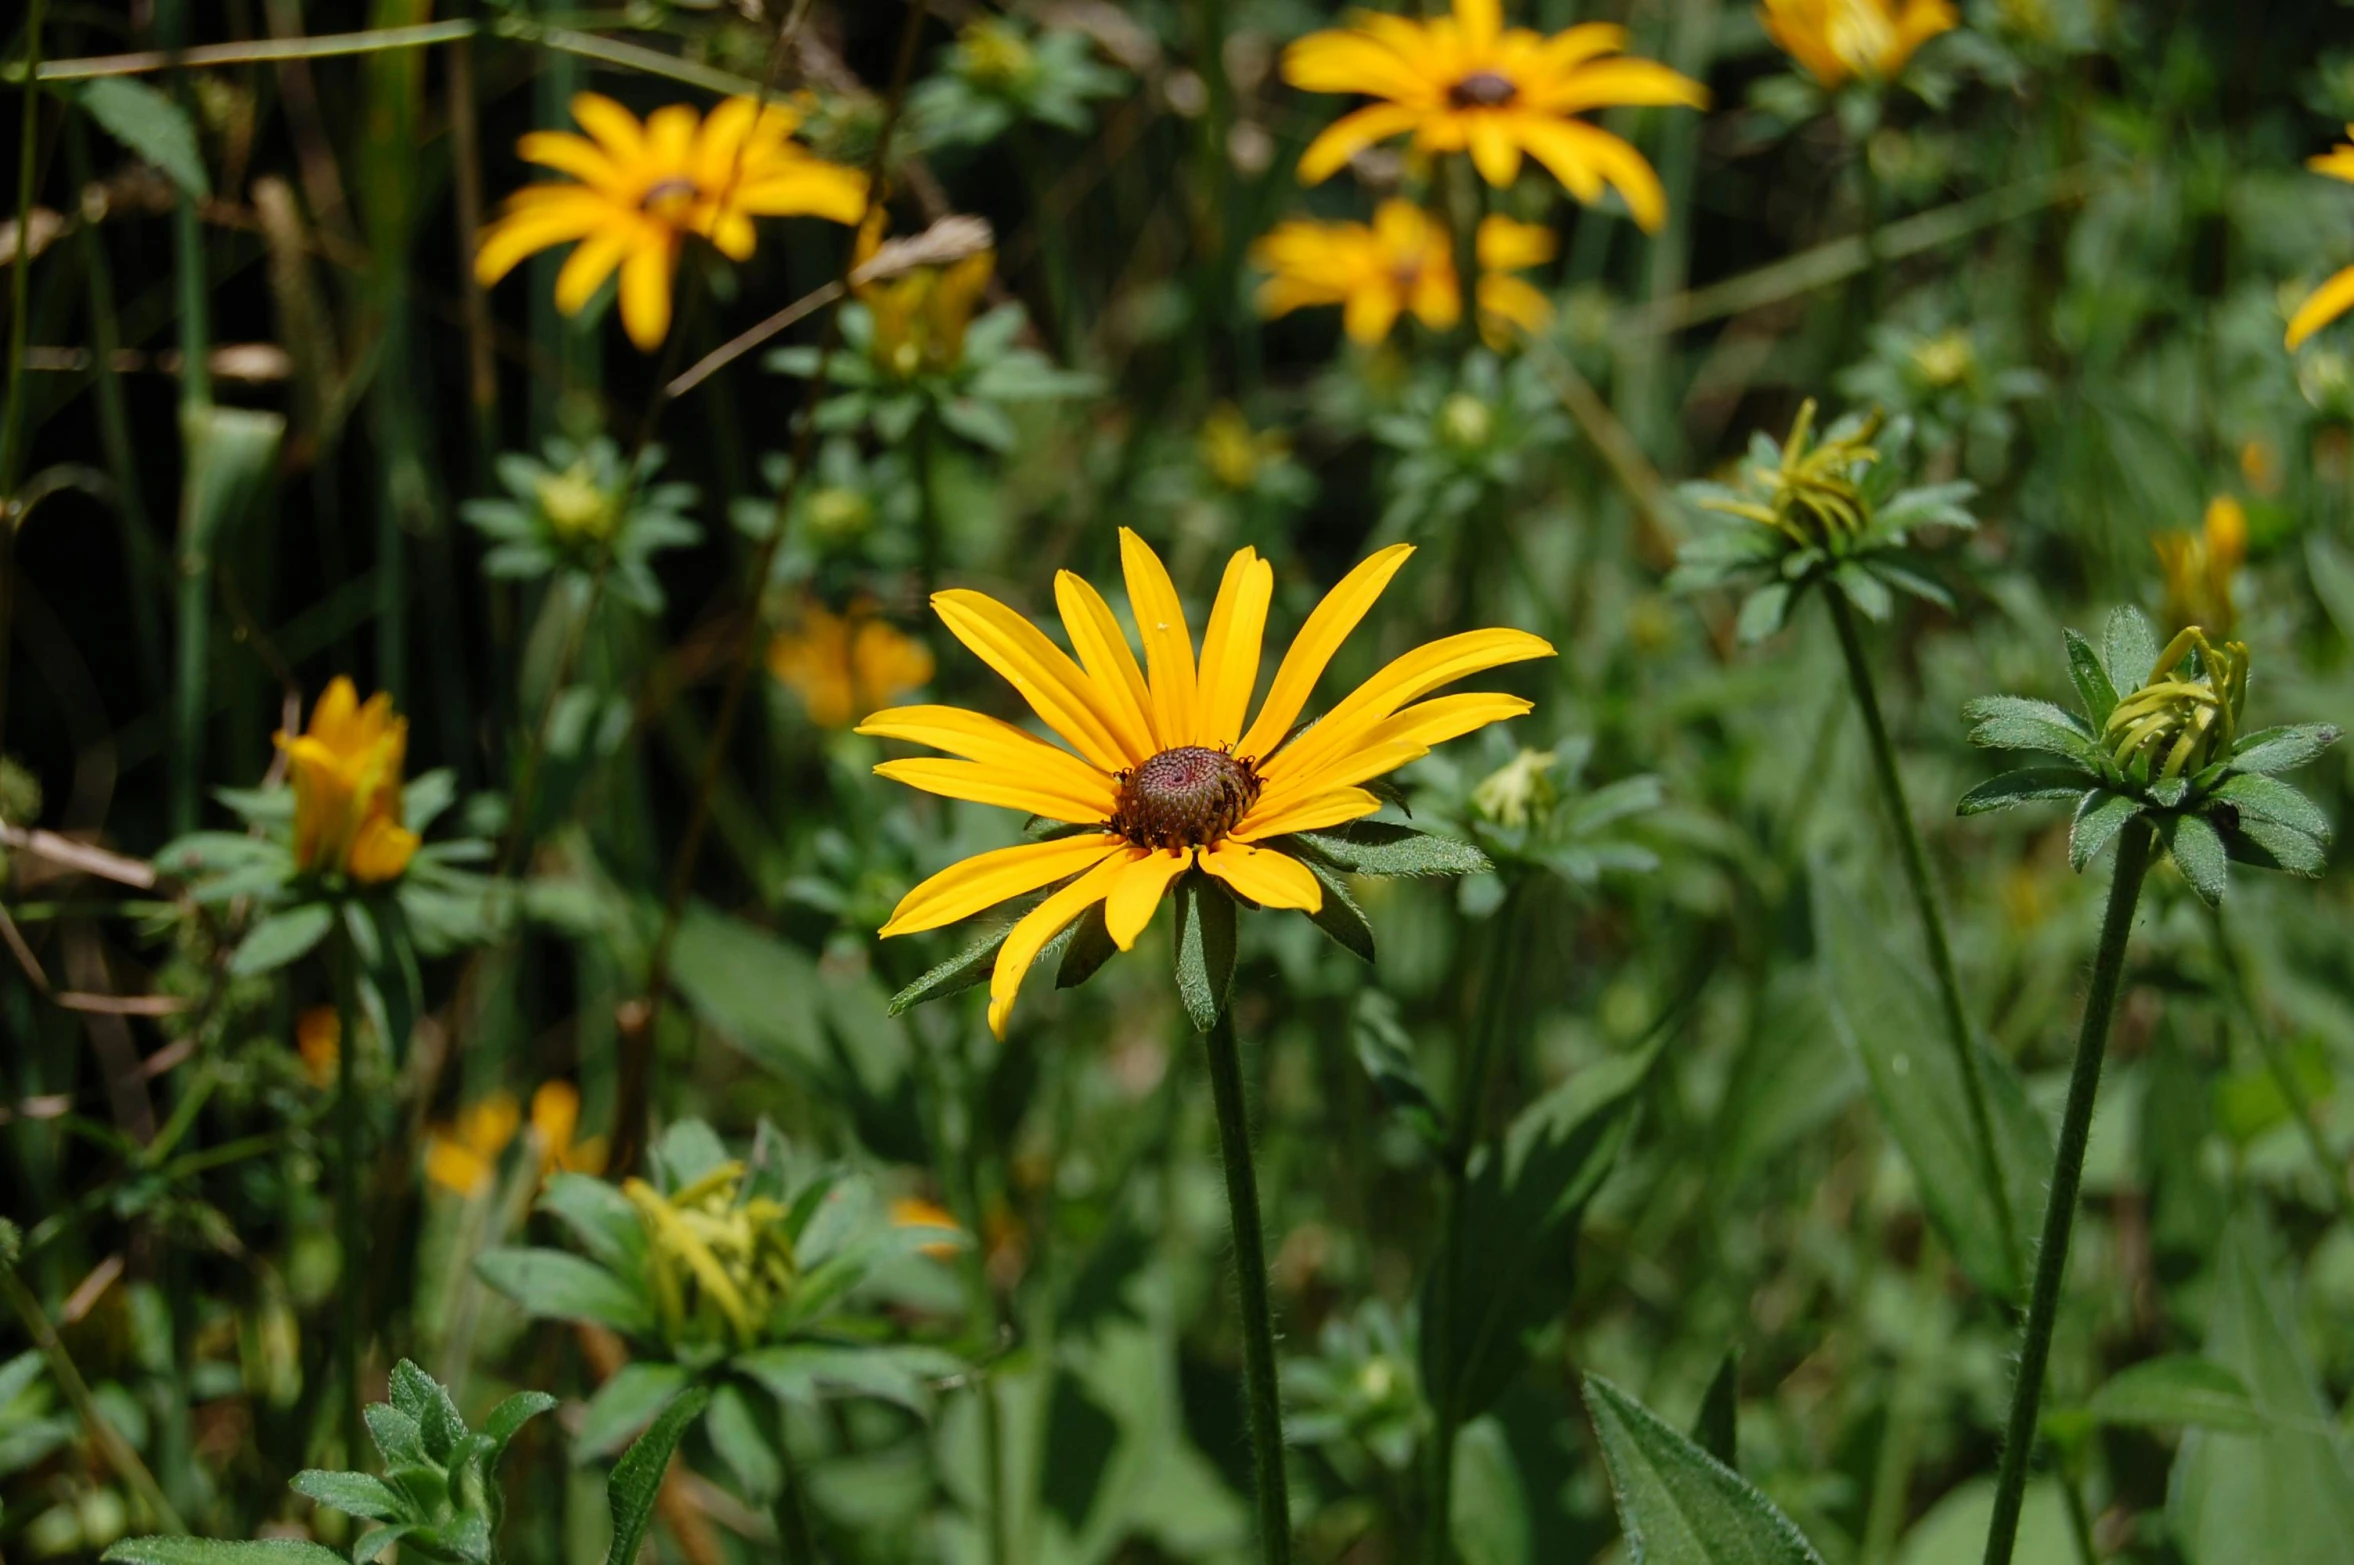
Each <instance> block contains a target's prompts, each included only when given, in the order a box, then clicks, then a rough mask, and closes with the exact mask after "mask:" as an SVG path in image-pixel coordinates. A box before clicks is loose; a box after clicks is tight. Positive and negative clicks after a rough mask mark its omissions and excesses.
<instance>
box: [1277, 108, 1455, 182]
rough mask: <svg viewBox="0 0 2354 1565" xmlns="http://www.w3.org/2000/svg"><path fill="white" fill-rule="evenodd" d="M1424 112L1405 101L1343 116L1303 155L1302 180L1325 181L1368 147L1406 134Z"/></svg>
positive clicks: (1327, 128) (1328, 127)
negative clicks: (1404, 102)
mask: <svg viewBox="0 0 2354 1565" xmlns="http://www.w3.org/2000/svg"><path fill="white" fill-rule="evenodd" d="M1424 112H1425V111H1423V110H1421V109H1418V108H1414V107H1411V106H1409V105H1407V104H1402V103H1373V104H1368V105H1366V106H1365V107H1364V108H1362V109H1358V110H1355V111H1354V112H1352V113H1348V114H1344V115H1342V116H1341V117H1340V118H1339V119H1337V120H1334V121H1333V122H1332V123H1331V124H1329V125H1327V126H1325V127H1324V129H1323V130H1322V131H1320V132H1319V133H1318V134H1317V137H1316V139H1315V140H1314V141H1311V142H1309V143H1308V150H1307V151H1305V152H1303V153H1301V154H1300V167H1299V181H1300V183H1301V184H1303V185H1320V184H1322V183H1324V181H1326V180H1327V179H1330V178H1331V177H1332V176H1333V175H1334V174H1336V173H1338V172H1339V171H1340V170H1341V169H1342V168H1344V167H1346V166H1347V164H1348V161H1349V159H1351V158H1353V157H1355V156H1356V155H1357V154H1358V153H1360V152H1362V151H1364V150H1365V149H1366V148H1367V147H1370V146H1372V145H1373V144H1374V143H1376V142H1380V141H1387V140H1388V139H1389V138H1390V137H1392V136H1402V135H1404V134H1405V133H1406V132H1408V131H1410V130H1412V129H1413V128H1414V127H1415V126H1417V125H1419V124H1421V123H1422V118H1423V114H1424Z"/></svg>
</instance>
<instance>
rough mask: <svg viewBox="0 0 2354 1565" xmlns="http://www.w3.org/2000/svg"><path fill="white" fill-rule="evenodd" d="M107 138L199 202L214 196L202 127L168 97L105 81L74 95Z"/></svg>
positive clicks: (123, 79)
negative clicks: (198, 132)
mask: <svg viewBox="0 0 2354 1565" xmlns="http://www.w3.org/2000/svg"><path fill="white" fill-rule="evenodd" d="M74 97H75V99H76V101H77V102H79V103H80V104H81V106H82V108H83V110H84V111H85V112H86V113H88V114H89V116H90V118H92V119H94V120H96V121H97V122H98V123H99V125H100V127H101V128H103V129H104V130H105V132H106V133H107V134H108V135H109V136H112V137H113V138H114V139H115V140H117V141H119V142H121V143H122V144H123V145H124V146H126V147H128V148H129V149H130V150H131V151H132V152H133V153H135V154H136V155H138V156H139V157H141V158H144V159H146V160H147V161H148V162H150V163H152V164H154V165H155V166H156V167H157V168H160V169H162V170H163V171H164V173H165V174H167V175H169V176H170V177H171V181H172V183H173V184H175V185H177V186H179V187H180V188H181V189H182V190H184V191H186V192H187V193H188V194H189V195H190V196H192V197H194V198H195V199H196V200H198V201H205V200H209V199H210V198H211V196H212V193H213V189H212V181H211V180H209V179H207V178H206V177H205V173H204V153H203V150H202V148H201V147H200V146H199V144H198V142H197V139H196V122H195V121H194V120H191V119H190V118H189V117H188V111H187V110H185V109H183V108H181V107H180V105H179V104H177V103H175V102H174V101H172V99H170V98H169V97H167V96H165V95H164V94H163V93H160V92H158V91H156V90H155V89H154V88H153V87H150V86H148V85H147V84H146V83H145V82H142V81H137V80H134V79H133V78H131V77H128V76H101V77H99V78H98V79H97V80H96V81H93V82H91V83H89V84H88V85H86V86H84V87H83V88H82V89H81V90H80V91H79V92H77V93H76V94H74Z"/></svg>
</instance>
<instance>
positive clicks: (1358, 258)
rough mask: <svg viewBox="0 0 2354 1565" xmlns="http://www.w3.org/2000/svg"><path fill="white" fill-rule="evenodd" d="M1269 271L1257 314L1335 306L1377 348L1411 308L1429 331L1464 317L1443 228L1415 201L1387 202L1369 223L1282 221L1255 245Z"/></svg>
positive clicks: (1345, 324) (1355, 335) (1353, 332)
mask: <svg viewBox="0 0 2354 1565" xmlns="http://www.w3.org/2000/svg"><path fill="white" fill-rule="evenodd" d="M1251 261H1252V263H1253V264H1254V265H1256V266H1257V267H1258V268H1259V269H1260V270H1261V271H1263V272H1265V273H1266V274H1267V277H1266V280H1265V281H1264V282H1262V283H1260V284H1259V293H1258V305H1259V313H1260V314H1261V315H1264V316H1266V317H1267V318H1268V319H1269V320H1274V319H1276V318H1278V317H1280V316H1285V315H1289V314H1290V313H1291V312H1292V311H1294V310H1298V309H1304V308H1309V307H1312V306H1316V305H1331V304H1337V305H1339V306H1340V308H1341V327H1342V329H1343V330H1345V331H1346V332H1347V333H1348V334H1349V337H1350V339H1351V340H1352V341H1355V342H1359V343H1363V344H1364V345H1365V346H1367V347H1371V346H1373V345H1374V344H1375V343H1378V342H1380V341H1381V340H1382V339H1384V338H1386V337H1387V336H1389V334H1390V328H1391V327H1392V326H1394V325H1396V324H1397V320H1398V317H1399V316H1400V315H1402V314H1406V313H1408V312H1411V313H1412V314H1413V316H1414V318H1415V319H1416V320H1418V321H1420V322H1422V324H1423V325H1425V326H1427V327H1429V328H1430V329H1431V330H1432V331H1445V330H1447V329H1448V328H1449V327H1451V326H1453V325H1454V324H1455V322H1456V321H1457V320H1459V319H1461V318H1462V314H1463V291H1462V289H1461V288H1460V287H1459V286H1458V285H1457V283H1456V280H1455V254H1454V250H1453V248H1452V246H1451V245H1450V244H1449V242H1448V239H1447V230H1446V227H1445V226H1444V225H1443V224H1441V223H1439V222H1438V221H1437V220H1435V219H1434V218H1432V217H1431V215H1430V214H1429V213H1427V212H1425V211H1423V210H1422V208H1420V207H1418V206H1416V205H1415V204H1414V203H1413V202H1411V201H1399V200H1391V201H1384V202H1383V203H1382V204H1381V205H1380V207H1378V208H1377V209H1376V210H1375V211H1374V214H1373V221H1372V223H1371V224H1370V225H1368V224H1365V223H1319V222H1311V221H1309V220H1307V219H1304V218H1294V219H1293V220H1291V221H1290V222H1286V223H1278V224H1277V225H1276V226H1275V227H1274V228H1273V229H1271V230H1270V231H1268V232H1267V233H1265V234H1263V235H1261V236H1260V237H1259V239H1258V241H1257V242H1256V243H1255V244H1253V245H1252V246H1251Z"/></svg>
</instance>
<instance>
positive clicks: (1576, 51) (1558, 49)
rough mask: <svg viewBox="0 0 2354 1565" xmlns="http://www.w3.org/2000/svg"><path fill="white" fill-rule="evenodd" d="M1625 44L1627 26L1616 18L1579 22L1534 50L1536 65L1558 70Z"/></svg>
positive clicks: (1557, 71)
mask: <svg viewBox="0 0 2354 1565" xmlns="http://www.w3.org/2000/svg"><path fill="white" fill-rule="evenodd" d="M1626 46H1627V30H1626V29H1625V28H1623V27H1621V26H1619V25H1618V24H1617V23H1616V22H1582V23H1580V24H1579V25H1577V26H1575V27H1572V28H1570V29H1569V30H1568V31H1567V32H1559V33H1555V34H1554V35H1553V36H1552V37H1550V38H1548V39H1546V40H1545V42H1544V45H1543V46H1542V47H1541V48H1539V49H1538V50H1537V65H1538V68H1539V69H1541V70H1544V71H1547V72H1552V73H1561V72H1567V71H1569V70H1572V69H1573V68H1575V67H1577V66H1579V65H1582V64H1584V63H1585V62H1586V61H1588V60H1591V59H1593V58H1594V57H1595V56H1597V55H1604V54H1616V53H1617V52H1618V51H1619V50H1621V49H1624V48H1625V47H1626Z"/></svg>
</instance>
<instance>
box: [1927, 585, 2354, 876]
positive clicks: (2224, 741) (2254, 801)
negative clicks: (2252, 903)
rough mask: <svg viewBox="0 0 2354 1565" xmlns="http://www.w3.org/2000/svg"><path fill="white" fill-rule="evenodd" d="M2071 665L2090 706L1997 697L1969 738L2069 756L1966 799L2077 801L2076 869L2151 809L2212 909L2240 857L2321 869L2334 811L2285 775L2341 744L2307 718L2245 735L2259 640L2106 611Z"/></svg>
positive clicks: (2076, 641) (2077, 646) (1965, 806)
mask: <svg viewBox="0 0 2354 1565" xmlns="http://www.w3.org/2000/svg"><path fill="white" fill-rule="evenodd" d="M2067 641H2068V672H2069V675H2070V677H2071V678H2072V679H2073V681H2074V683H2075V686H2076V693H2077V696H2078V698H2079V700H2080V701H2081V702H2082V704H2083V714H2082V715H2081V716H2080V715H2079V714H2077V713H2075V712H2071V711H2068V710H2066V709H2065V708H2063V707H2058V706H2054V705H2052V704H2051V703H2050V702H2048V701H2031V700H2028V699H2026V698H2025V697H2022V696H1989V697H1986V698H1984V699H1982V700H1978V701H1973V702H1971V703H1970V704H1969V705H1968V706H1967V707H1965V708H1964V709H1963V713H1964V715H1965V716H1966V717H1968V718H1969V719H1970V721H1971V722H1972V723H1973V724H1975V725H1976V726H1974V727H1973V728H1972V729H1971V731H1970V742H1971V743H1973V744H1977V745H1983V746H1986V747H1988V748H1991V749H2003V750H2039V751H2042V752H2044V753H2046V754H2048V755H2050V756H2054V757H2057V758H2058V760H2059V762H2060V763H2061V764H2059V765H2056V766H2055V765H2042V766H2034V767H2028V768H2025V769H2022V770H2019V771H2014V772H2006V773H2004V774H2003V775H2002V776H2000V777H1996V778H1993V779H1992V780H1990V781H1987V782H1984V783H1981V784H1979V785H1978V786H1977V787H1975V788H1973V789H1971V790H1970V791H1969V792H1968V793H1967V794H1965V795H1964V796H1963V797H1962V802H1961V813H1962V814H1964V815H1978V814H1983V813H1985V812H1987V811H1990V810H2002V809H2009V808H2011V807H2013V806H2015V805H2020V804H2026V803H2030V802H2032V801H2034V800H2038V799H2074V800H2075V801H2076V819H2075V823H2074V824H2073V825H2072V826H2071V827H2070V829H2069V834H2068V856H2069V860H2070V862H2072V863H2073V864H2074V865H2075V866H2076V867H2077V868H2078V869H2080V870H2081V869H2082V868H2084V866H2085V865H2086V864H2088V863H2090V862H2091V861H2092V859H2093V856H2094V855H2095V854H2097V853H2099V852H2100V850H2101V849H2102V848H2103V847H2104V846H2106V845H2107V843H2108V841H2109V839H2110V838H2112V837H2114V836H2116V835H2117V833H2118V832H2119V831H2120V830H2122V829H2123V828H2124V826H2125V824H2126V823H2127V822H2128V821H2130V820H2132V819H2134V818H2135V817H2136V816H2144V815H2146V816H2148V817H2149V818H2150V820H2151V822H2152V824H2154V825H2155V826H2156V827H2157V829H2158V832H2159V835H2160V837H2161V838H2162V839H2163V840H2164V842H2165V845H2166V849H2167V851H2168V853H2170V854H2171V855H2172V857H2173V859H2174V862H2175V866H2176V867H2177V868H2179V869H2180V870H2181V871H2182V874H2183V878H2184V879H2185V880H2187V881H2188V882H2190V885H2191V889H2192V890H2194V891H2196V892H2197V893H2198V894H2199V896H2200V897H2201V898H2203V899H2204V900H2206V901H2207V902H2208V903H2210V904H2212V903H2215V902H2219V901H2221V900H2222V897H2223V889H2224V867H2225V864H2226V863H2227V862H2228V861H2229V860H2233V859H2236V860H2238V861H2240V862H2241V863H2243V864H2254V865H2258V866H2260V867H2263V868H2266V869H2282V870H2288V871H2291V872H2293V873H2296V874H2300V875H2318V874H2320V873H2321V870H2322V866H2323V863H2324V861H2325V850H2326V849H2327V847H2328V844H2329V840H2330V835H2331V832H2330V823H2329V817H2328V816H2326V815H2324V814H2323V813H2322V812H2321V811H2320V810H2319V809H2318V808H2316V807H2315V805H2314V804H2313V802H2312V801H2311V800H2309V799H2307V798H2306V797H2305V796H2304V795H2303V794H2301V793H2299V792H2298V791H2297V790H2296V789H2294V788H2292V787H2290V786H2289V785H2288V784H2286V783H2284V782H2282V781H2280V780H2279V778H2278V777H2277V776H2276V775H2274V774H2276V773H2279V772H2285V771H2290V770H2293V769H2294V768H2296V767H2299V766H2302V765H2304V764H2305V763H2306V762H2307V761H2310V760H2312V759H2313V758H2314V757H2315V756H2318V755H2320V754H2321V753H2322V752H2323V751H2324V750H2326V749H2328V748H2329V747H2330V746H2331V745H2333V744H2335V743H2337V741H2338V737H2339V734H2338V730H2337V729H2336V728H2333V727H2330V726H2328V725H2326V724H2320V723H2308V724H2303V725H2300V726H2297V727H2290V728H2268V729H2265V730H2263V731H2262V732H2260V733H2243V732H2242V731H2241V720H2240V719H2241V712H2242V709H2243V708H2244V707H2245V705H2246V703H2247V698H2248V649H2247V648H2246V647H2244V646H2242V645H2241V644H2240V643H2238V642H2236V641H2235V642H2230V643H2227V644H2226V645H2224V646H2223V647H2221V648H2217V647H2216V646H2215V645H2214V644H2213V643H2212V642H2210V641H2209V640H2208V639H2207V634H2206V632H2205V631H2203V630H2201V629H2200V628H2199V627H2198V626H2196V625H2193V626H2190V627H2188V628H2186V629H2184V630H2183V631H2182V632H2181V633H2180V634H2179V635H2177V636H2176V637H2175V638H2174V639H2173V640H2172V641H2170V642H2168V643H2167V644H2166V645H2165V646H2164V647H2163V648H2161V647H2159V645H2158V641H2157V637H2156V635H2155V634H2154V633H2153V632H2152V631H2151V629H2150V623H2149V621H2148V620H2146V619H2144V618H2142V616H2141V614H2140V612H2139V611H2137V610H2134V609H2119V610H2117V611H2116V612H2115V613H2114V614H2112V615H2110V616H2109V625H2108V630H2107V634H2106V635H2105V636H2104V638H2103V645H2102V648H2101V650H2100V651H2098V652H2095V651H2094V650H2093V647H2092V644H2091V643H2090V642H2088V641H2086V640H2085V639H2084V638H2083V637H2082V636H2079V635H2078V634H2077V633H2076V632H2074V631H2069V632H2068V633H2067Z"/></svg>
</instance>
